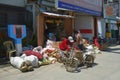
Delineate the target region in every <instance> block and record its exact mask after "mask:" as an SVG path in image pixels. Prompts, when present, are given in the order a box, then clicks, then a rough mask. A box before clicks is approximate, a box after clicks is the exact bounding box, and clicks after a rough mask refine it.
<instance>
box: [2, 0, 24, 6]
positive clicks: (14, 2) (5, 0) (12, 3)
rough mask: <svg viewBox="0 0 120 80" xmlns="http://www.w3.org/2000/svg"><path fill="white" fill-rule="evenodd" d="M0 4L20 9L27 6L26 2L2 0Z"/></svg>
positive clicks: (21, 0)
mask: <svg viewBox="0 0 120 80" xmlns="http://www.w3.org/2000/svg"><path fill="white" fill-rule="evenodd" d="M0 4H7V5H13V6H19V7H24V6H25V3H24V0H0Z"/></svg>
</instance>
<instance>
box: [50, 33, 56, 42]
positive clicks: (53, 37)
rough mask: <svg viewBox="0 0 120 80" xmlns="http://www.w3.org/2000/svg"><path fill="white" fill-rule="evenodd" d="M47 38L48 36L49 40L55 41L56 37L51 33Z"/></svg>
mask: <svg viewBox="0 0 120 80" xmlns="http://www.w3.org/2000/svg"><path fill="white" fill-rule="evenodd" d="M48 36H49V39H50V40H52V41H56V37H55V35H54V34H53V33H49V34H48Z"/></svg>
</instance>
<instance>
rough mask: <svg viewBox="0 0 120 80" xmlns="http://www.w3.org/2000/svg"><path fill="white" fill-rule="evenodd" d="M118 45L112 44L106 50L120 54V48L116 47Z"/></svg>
mask: <svg viewBox="0 0 120 80" xmlns="http://www.w3.org/2000/svg"><path fill="white" fill-rule="evenodd" d="M116 46H117V45H115V44H114V45H111V46H109V47H108V48H107V49H106V50H105V51H104V52H110V53H116V54H120V48H119V47H116Z"/></svg>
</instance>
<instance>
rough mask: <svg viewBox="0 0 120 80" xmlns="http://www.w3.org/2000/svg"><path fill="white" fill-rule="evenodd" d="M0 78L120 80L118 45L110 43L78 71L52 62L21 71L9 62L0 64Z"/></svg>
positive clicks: (25, 79)
mask: <svg viewBox="0 0 120 80" xmlns="http://www.w3.org/2000/svg"><path fill="white" fill-rule="evenodd" d="M0 80H120V45H112V46H110V47H109V48H108V49H107V51H102V54H97V55H96V59H95V64H94V66H93V67H91V68H87V69H84V68H83V69H81V72H79V73H70V72H67V71H66V70H65V68H64V66H63V65H62V64H61V63H54V64H50V65H46V66H41V67H39V68H35V69H34V71H31V72H26V73H22V72H21V71H19V70H18V69H15V68H14V67H12V66H11V65H10V64H7V65H0Z"/></svg>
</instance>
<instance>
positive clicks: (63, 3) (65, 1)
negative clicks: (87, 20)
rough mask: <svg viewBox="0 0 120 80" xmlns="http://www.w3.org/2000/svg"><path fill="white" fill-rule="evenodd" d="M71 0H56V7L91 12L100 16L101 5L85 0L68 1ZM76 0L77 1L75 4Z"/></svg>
mask: <svg viewBox="0 0 120 80" xmlns="http://www.w3.org/2000/svg"><path fill="white" fill-rule="evenodd" d="M69 1H72V0H58V2H57V8H60V9H68V10H74V11H77V12H85V13H89V14H93V15H96V16H101V15H102V7H100V6H98V5H97V6H96V4H95V3H94V4H90V3H89V1H88V2H87V1H86V2H85V1H84V0H82V1H81V0H75V1H76V3H75V1H72V2H69ZM99 1H100V0H99ZM77 2H79V3H80V4H79V3H78V4H77Z"/></svg>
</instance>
